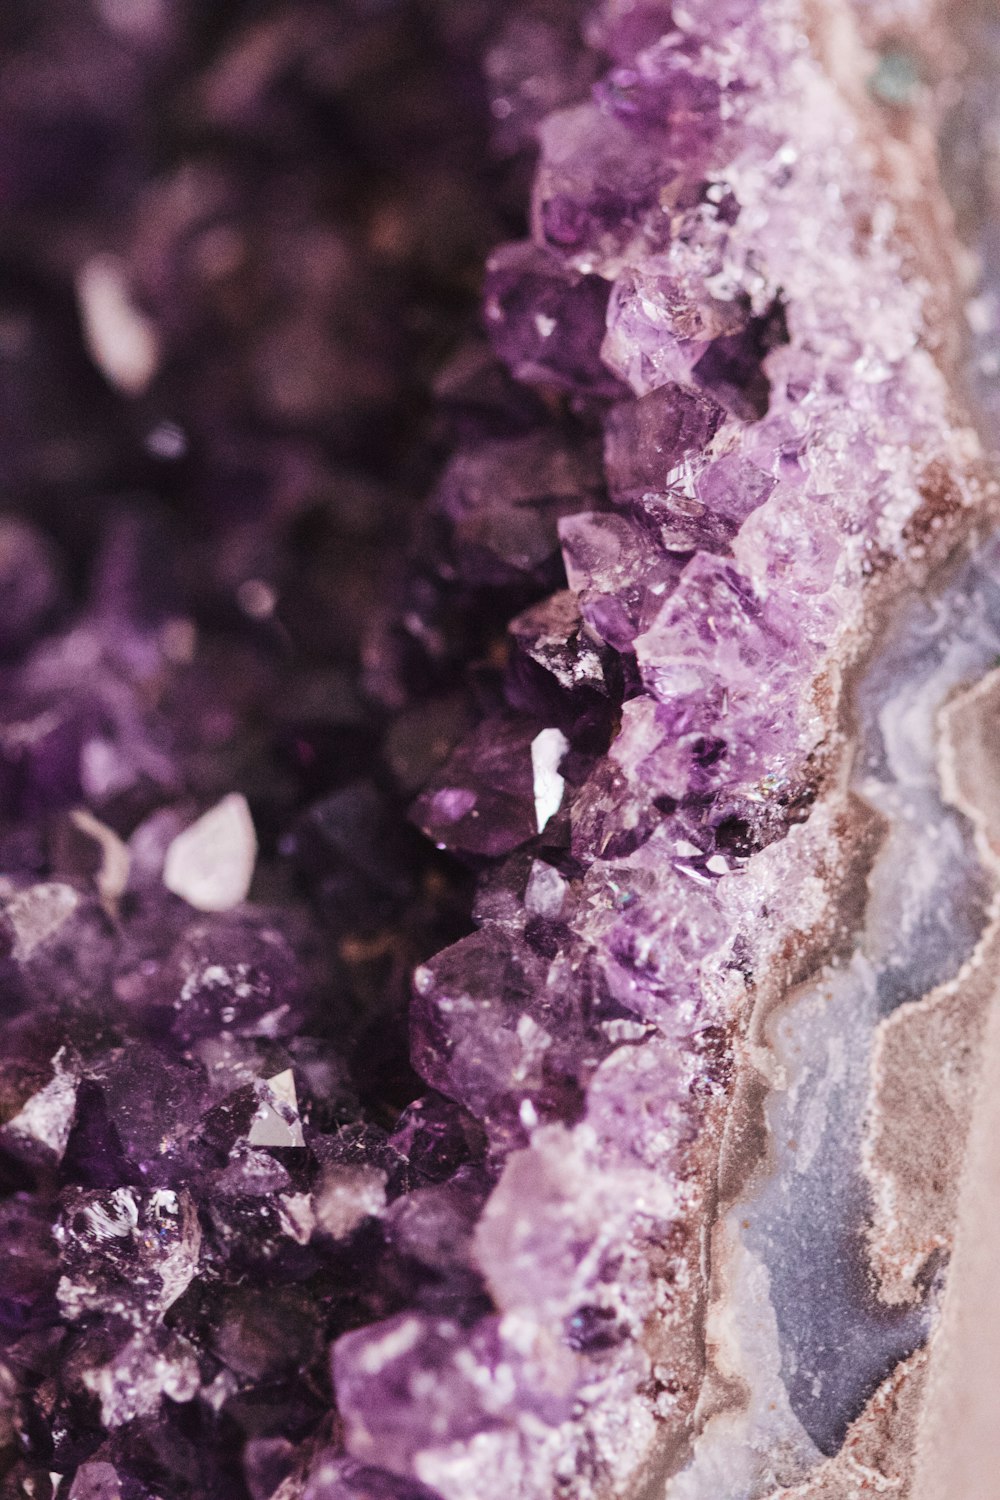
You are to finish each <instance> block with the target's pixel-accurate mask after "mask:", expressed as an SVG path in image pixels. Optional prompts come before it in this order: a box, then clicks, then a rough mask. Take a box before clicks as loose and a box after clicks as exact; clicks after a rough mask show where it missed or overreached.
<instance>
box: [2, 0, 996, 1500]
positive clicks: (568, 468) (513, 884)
mask: <svg viewBox="0 0 1000 1500" xmlns="http://www.w3.org/2000/svg"><path fill="white" fill-rule="evenodd" d="M196 9H197V8H196V7H193V6H192V7H190V12H189V8H188V7H187V6H186V5H179V6H177V7H174V8H170V7H167V6H161V5H160V4H158V3H157V0H150V3H143V4H142V5H138V6H129V5H120V4H117V3H115V0H94V3H93V5H92V6H90V5H80V4H68V3H67V4H66V5H65V6H64V5H61V4H56V5H53V6H51V7H49V8H47V9H46V11H45V13H44V15H36V13H35V12H34V10H33V9H32V7H30V6H21V5H20V4H15V5H14V6H13V7H12V8H11V18H10V19H9V20H8V19H7V18H6V17H5V18H4V19H3V20H0V37H3V40H4V45H5V47H6V49H7V51H8V53H9V59H10V61H9V66H5V67H4V68H0V143H2V146H3V154H4V158H5V163H6V165H5V166H4V168H3V170H2V172H0V201H2V202H3V204H4V208H5V218H4V227H3V228H2V230H0V237H2V248H3V252H4V254H5V256H6V257H7V259H8V260H9V263H10V276H9V278H8V286H7V287H6V288H5V289H4V291H3V293H2V306H0V392H3V404H4V408H5V410H4V412H3V413H2V414H0V444H2V447H3V453H4V460H5V466H6V470H7V477H6V480H5V491H6V495H7V498H8V500H9V514H8V515H6V516H5V518H4V519H3V520H2V522H0V616H2V618H0V650H2V651H3V653H4V673H3V685H2V692H0V790H2V807H0V967H2V1006H3V1010H2V1016H3V1019H2V1029H3V1041H2V1058H0V1122H2V1123H0V1185H2V1187H3V1189H4V1194H5V1196H4V1198H3V1200H2V1203H0V1223H2V1226H3V1228H2V1231H0V1351H2V1352H0V1399H2V1402H3V1407H2V1408H0V1472H2V1473H3V1476H4V1477H3V1479H2V1480H0V1494H2V1495H3V1496H4V1497H5V1500H6V1497H9V1500H13V1497H15V1496H21V1495H29V1494H30V1495H32V1496H34V1497H35V1500H45V1497H51V1496H54V1495H55V1494H56V1492H57V1491H60V1492H61V1493H65V1494H67V1495H68V1496H69V1497H70V1500H98V1497H100V1500H153V1497H158V1500H183V1497H190V1500H196V1497H197V1500H202V1497H207V1496H209V1495H211V1496H213V1497H215V1500H221V1497H228V1496H232V1497H233V1500H243V1497H247V1496H248V1497H250V1500H268V1497H271V1496H274V1497H275V1500H433V1497H443V1500H492V1497H499V1496H501V1495H503V1496H512V1495H516V1496H518V1497H519V1500H554V1497H556V1496H560V1495H565V1496H566V1497H567V1500H599V1497H612V1496H615V1497H624V1496H626V1495H628V1494H631V1493H633V1491H634V1492H635V1493H636V1494H638V1493H640V1492H642V1493H647V1490H646V1489H643V1486H651V1485H654V1484H655V1483H656V1482H657V1476H661V1478H660V1481H659V1482H660V1483H661V1484H663V1483H665V1476H666V1474H667V1473H668V1472H669V1471H670V1470H672V1469H675V1468H676V1467H677V1466H678V1465H679V1464H680V1463H681V1461H682V1459H683V1457H684V1453H685V1450H686V1445H688V1444H689V1443H690V1440H691V1436H692V1433H693V1431H694V1427H693V1419H694V1411H695V1403H696V1401H697V1400H698V1397H699V1392H700V1390H701V1389H702V1379H703V1376H704V1373H705V1367H706V1345H705V1331H704V1323H705V1314H706V1306H707V1303H708V1300H709V1297H710V1294H711V1291H712V1283H711V1267H710V1265H709V1257H708V1253H707V1247H708V1241H707V1238H706V1235H707V1228H708V1225H709V1223H710V1221H711V1217H712V1215H713V1213H714V1210H715V1205H716V1203H717V1201H718V1199H719V1196H720V1194H721V1195H722V1196H723V1197H724V1196H725V1194H726V1192H727V1187H726V1183H725V1182H724V1181H720V1178H719V1159H720V1149H721V1148H722V1145H723V1142H724V1137H725V1131H726V1119H727V1111H728V1110H729V1108H730V1104H731V1100H732V1098H733V1094H734V1083H733V1080H734V1077H735V1078H736V1079H737V1080H738V1079H739V1078H740V1077H741V1076H743V1075H742V1074H741V1068H743V1066H744V1063H745V1061H746V1057H747V1054H748V1050H749V1049H748V1048H747V1047H746V1046H745V1044H744V1040H743V1038H744V1034H745V1029H746V1026H747V1021H748V1018H749V1016H750V1014H751V1010H752V1008H753V1006H754V1004H755V1003H759V1002H760V1001H761V997H765V998H766V997H767V996H769V995H770V996H776V995H778V994H780V993H781V991H782V990H783V989H784V988H785V987H787V986H788V985H789V984H790V983H792V982H794V981H795V980H797V979H798V978H801V977H803V976H804V975H805V973H806V972H807V971H808V967H809V965H810V964H811V963H814V962H815V961H816V958H817V956H818V955H820V954H821V953H822V952H823V950H824V945H825V944H827V943H828V942H829V941H830V940H831V936H832V934H833V933H834V931H835V929H836V927H837V921H838V919H837V916H836V910H835V906H834V904H833V903H834V901H835V898H836V896H837V893H838V891H839V890H840V888H841V887H843V886H844V885H845V884H849V883H850V880H851V878H852V875H851V869H852V866H851V839H852V836H853V834H852V826H851V821H850V818H849V817H848V816H846V814H845V811H844V806H843V804H842V803H841V802H838V801H837V800H836V798H834V797H833V796H832V792H831V788H834V787H835V786H836V784H837V779H838V776H839V772H840V767H841V764H842V761H841V756H842V750H843V744H844V738H843V736H844V728H845V725H844V719H843V712H842V698H843V687H842V684H843V682H844V680H845V676H846V674H847V673H848V669H849V668H850V666H851V665H852V664H853V663H854V662H855V661H857V660H858V659H859V657H860V655H861V653H862V652H863V651H864V650H865V649H866V647H867V644H868V642H869V639H870V633H871V625H872V621H873V619H874V618H875V610H876V608H877V607H880V606H881V604H882V603H883V602H884V601H885V600H886V599H887V598H888V597H889V596H890V595H891V594H892V593H893V592H894V591H896V590H898V589H899V588H900V587H901V586H902V584H903V583H904V582H905V581H909V582H911V583H912V582H919V581H920V580H921V579H922V578H923V577H924V576H925V574H926V571H927V569H928V568H929V567H930V565H931V564H932V562H933V561H934V560H935V559H936V558H938V557H939V556H940V555H942V553H943V551H944V549H945V548H946V547H947V546H948V545H949V543H950V542H951V541H952V540H953V539H954V538H955V537H956V536H957V535H958V534H959V532H960V530H961V528H962V527H963V525H964V524H965V523H964V520H963V517H964V515H965V514H966V512H967V511H969V509H970V507H972V506H973V504H974V503H975V502H976V500H977V498H978V493H979V492H978V490H977V487H976V482H975V475H974V472H973V465H974V463H975V460H976V446H975V442H974V440H973V439H972V437H971V436H970V434H969V432H968V431H967V430H966V429H965V428H964V427H962V426H961V425H958V424H957V422H956V417H955V413H954V411H953V409H952V403H951V397H950V395H949V389H948V383H947V371H946V369H945V368H944V365H945V354H946V352H947V351H946V350H945V349H944V348H943V346H942V342H941V339H940V337H939V330H940V328H941V326H942V323H943V320H944V318H945V314H946V311H947V304H948V297H949V295H950V290H949V285H948V274H949V273H948V265H947V260H946V257H945V255H944V253H943V252H942V250H941V234H942V230H941V227H940V224H939V223H937V222H935V221H934V218H933V213H932V209H933V207H934V205H930V207H927V206H926V205H923V204H921V203H920V202H919V201H917V200H916V196H915V193H914V190H913V181H912V179H911V174H912V173H914V172H915V170H916V167H917V166H919V165H920V162H921V158H920V154H919V153H920V142H919V140H916V141H914V140H908V139H907V138H906V136H905V132H902V133H901V132H900V130H897V138H896V139H895V141H894V142H893V144H892V148H891V149H888V148H885V147H884V139H883V138H884V137H885V135H886V131H887V127H886V124H885V122H884V120H882V119H881V118H880V117H879V116H878V113H877V108H878V107H877V106H876V105H875V104H873V103H872V102H871V101H870V100H868V99H867V97H866V96H865V93H864V87H863V80H864V78H865V76H866V70H867V69H868V67H869V59H868V57H867V54H865V53H864V51H863V49H862V47H861V43H860V41H859V40H858V38H857V37H856V35H855V33H854V31H853V29H852V27H853V20H852V17H851V15H850V14H849V13H848V11H847V10H846V8H845V9H843V11H842V8H841V6H840V5H839V3H838V4H833V3H831V4H830V5H828V6H826V7H824V8H822V13H821V14H818V15H815V16H814V15H812V13H811V12H810V13H809V14H808V15H807V13H806V11H807V8H806V7H804V6H803V7H800V6H799V5H798V4H797V3H796V0H687V3H685V4H683V5H680V4H678V5H674V6H673V7H670V6H669V5H667V4H664V3H660V0H650V3H644V0H635V3H632V4H630V3H628V0H605V3H604V4H603V5H599V6H595V7H584V6H582V5H578V4H573V3H565V4H561V3H559V0H537V3H530V0H526V3H524V4H513V3H512V4H510V5H506V4H505V5H501V6H496V5H490V4H486V5H475V4H474V5H468V6H466V5H459V6H453V5H450V4H448V3H444V0H442V3H440V4H438V3H429V0H428V3H426V4H419V3H416V0H414V3H410V4H404V3H400V4H398V5H393V4H389V5H369V4H365V3H362V0H351V3H348V4H345V5H343V6H329V7H322V6H312V5H301V6H300V5H294V4H289V5H285V6H279V5H262V6H257V7H251V6H246V7H242V8H241V7H237V8H236V10H237V11H240V14H239V15H236V14H230V13H228V12H227V9H226V7H215V8H213V7H209V13H208V15H207V17H206V16H205V15H202V14H200V13H198V14H196ZM243 11H245V14H243ZM164 99H166V100H167V101H168V106H167V107H166V108H164V107H163V103H162V101H163V100H164ZM898 123H899V122H898V121H897V126H898ZM529 184H530V185H531V186H530V217H528V218H526V217H525V214H526V209H527V202H528V193H529ZM518 236H520V237H518ZM497 246H499V248H497ZM484 267H485V270H484V269H483V268H484ZM480 277H482V295H481V298H480V297H479V295H478V292H477V291H476V290H475V289H476V288H478V286H479V281H480ZM74 298H75V302H74ZM407 818H408V819H409V821H407ZM855 878H856V877H855ZM736 1093H737V1094H738V1093H739V1089H738V1088H737V1090H736ZM732 1118H734V1117H733V1116H730V1119H732ZM730 1146H731V1142H730ZM719 1482H720V1484H722V1481H721V1480H720V1481H719ZM648 1492H649V1493H652V1489H649V1490H648ZM684 1493H685V1494H687V1493H688V1492H687V1491H685V1492H684ZM690 1493H691V1494H692V1495H693V1494H694V1493H695V1492H694V1491H693V1490H692V1491H690ZM699 1493H701V1492H699ZM717 1493H718V1495H719V1497H720V1500H721V1497H722V1495H723V1493H724V1491H723V1489H721V1488H720V1489H719V1490H718V1492H717ZM725 1493H728V1491H726V1492H725ZM740 1493H742V1491H741V1492H740ZM678 1494H680V1491H678ZM734 1494H735V1492H734Z"/></svg>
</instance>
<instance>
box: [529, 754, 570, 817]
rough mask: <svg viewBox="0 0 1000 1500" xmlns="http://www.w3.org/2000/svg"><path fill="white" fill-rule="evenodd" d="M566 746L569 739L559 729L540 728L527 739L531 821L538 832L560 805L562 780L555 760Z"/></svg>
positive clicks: (558, 760) (558, 759) (564, 784)
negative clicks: (532, 799)
mask: <svg viewBox="0 0 1000 1500" xmlns="http://www.w3.org/2000/svg"><path fill="white" fill-rule="evenodd" d="M568 749H569V740H568V739H567V738H566V736H565V735H564V734H563V732H562V730H561V729H543V730H541V731H540V733H538V734H536V735H535V738H534V739H533V740H532V742H531V772H532V777H533V779H534V793H535V822H536V823H537V825H538V832H539V833H541V832H542V830H543V829H544V827H545V825H546V823H547V822H548V821H549V819H550V818H552V817H554V816H555V814H556V813H557V812H558V811H559V809H560V807H561V806H562V799H563V791H564V789H565V786H566V782H565V781H564V779H563V777H562V776H560V774H559V763H560V761H561V760H562V758H563V756H564V755H565V754H566V751H567V750H568Z"/></svg>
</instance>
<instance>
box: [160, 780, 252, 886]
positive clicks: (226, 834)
mask: <svg viewBox="0 0 1000 1500" xmlns="http://www.w3.org/2000/svg"><path fill="white" fill-rule="evenodd" d="M256 860H257V835H256V833H255V832H254V826H253V819H252V818H251V816H250V809H249V807H248V806H247V801H246V798H245V797H243V796H241V795H240V794H239V793H238V792H233V793H231V794H230V795H229V796H228V797H223V799H222V801H221V802H218V803H216V805H215V807H213V808H210V809H209V811H208V812H207V813H205V814H204V815H203V816H202V817H200V818H199V819H198V821H197V822H196V823H192V824H191V826H190V827H189V828H185V829H184V832H183V833H179V834H178V835H177V837H176V838H175V839H174V840H173V842H172V843H171V844H170V847H169V848H168V850H167V858H166V862H165V863H164V866H163V884H164V885H165V886H166V887H167V890H168V891H173V893H174V895H175V896H180V897H182V898H183V900H185V901H186V902H187V903H188V905H189V906H194V907H197V909H198V910H199V911H229V910H230V909H231V908H232V907H234V906H238V905H239V904H240V902H241V901H243V900H244V899H245V898H246V895H247V892H248V891H249V889H250V883H251V881H252V880H253V872H254V866H255V864H256Z"/></svg>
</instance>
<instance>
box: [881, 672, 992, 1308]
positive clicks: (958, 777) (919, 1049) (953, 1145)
mask: <svg viewBox="0 0 1000 1500" xmlns="http://www.w3.org/2000/svg"><path fill="white" fill-rule="evenodd" d="M998 714H1000V671H998V670H994V671H992V672H990V673H988V674H987V676H985V677H984V678H982V679H981V681H979V682H978V683H976V684H974V686H972V687H971V688H967V689H965V690H963V691H962V692H960V693H958V694H956V695H955V697H954V698H952V700H951V701H950V702H949V703H948V704H947V705H946V707H945V708H944V710H943V711H942V713H941V716H940V731H941V748H940V766H941V780H942V785H943V789H944V793H945V796H946V797H947V798H948V800H949V801H950V802H951V803H953V805H954V806H956V807H958V808H959V809H960V811H962V812H964V813H965V815H966V816H967V817H968V818H969V819H970V821H971V822H972V824H973V826H974V828H975V830H976V843H977V847H978V850H979V855H980V858H981V859H982V861H983V863H984V864H985V865H986V866H987V867H988V868H991V869H993V871H994V872H996V871H997V870H998V869H1000V756H998V755H997V749H996V725H997V721H998ZM998 963H1000V919H997V918H994V920H993V922H992V923H991V924H990V926H989V927H988V928H987V930H986V932H985V933H984V934H983V937H982V939H981V940H980V943H979V945H978V947H977V949H976V951H975V953H974V954H973V956H972V958H971V959H970V960H969V962H968V963H967V964H966V965H965V966H964V968H963V969H962V970H961V972H960V973H959V974H958V975H957V976H956V977H955V978H954V979H953V980H951V981H950V982H949V983H948V984H945V985H941V986H940V987H939V988H937V989H935V990H934V991H932V992H931V994H929V995H926V996H924V997H923V999H921V1000H916V1001H912V1002H911V1003H909V1004H907V1005H904V1006H901V1007H900V1009H899V1010H898V1011H895V1012H894V1013H893V1014H892V1015H891V1016H889V1017H888V1018H887V1019H886V1020H885V1021H884V1022H883V1023H882V1026H881V1027H880V1030H879V1034H878V1036H877V1039H876V1045H875V1053H874V1057H873V1063H872V1088H871V1105H870V1113H869V1121H868V1126H867V1137H866V1142H865V1153H864V1170H865V1174H866V1176H867V1178H868V1181H869V1183H870V1184H871V1189H872V1200H873V1208H872V1222H871V1226H870V1228H869V1231H868V1244H869V1254H870V1257H871V1263H872V1268H873V1270H874V1272H875V1275H876V1277H877V1279H878V1283H879V1289H880V1292H881V1295H882V1296H883V1298H884V1299H885V1300H886V1301H887V1302H893V1303H901V1302H908V1301H911V1300H913V1298H915V1297H916V1296H917V1295H918V1293H919V1290H920V1285H919V1283H920V1276H921V1272H922V1271H923V1270H924V1269H925V1267H926V1266H927V1264H928V1261H929V1260H930V1258H931V1257H932V1256H933V1255H934V1254H935V1252H945V1253H947V1252H948V1251H950V1249H951V1245H952V1238H953V1234H954V1225H955V1215H956V1209H957V1195H958V1180H959V1174H960V1172H961V1168H962V1161H963V1158H964V1153H965V1141H966V1136H967V1134H968V1128H969V1119H970V1113H971V1108H972V1096H973V1091H974V1086H975V1079H976V1071H977V1067H978V1059H979V1050H980V1044H981V1042H982V1036H983V1027H984V1024H985V1020H986V1014H987V1010H988V1007H989V1002H990V996H991V994H992V991H993V986H994V982H995V975H996V972H997V965H998ZM915 1140H919V1142H920V1150H919V1151H918V1152H915V1151H914V1149H913V1143H914V1141H915Z"/></svg>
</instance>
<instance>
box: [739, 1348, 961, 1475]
mask: <svg viewBox="0 0 1000 1500" xmlns="http://www.w3.org/2000/svg"><path fill="white" fill-rule="evenodd" d="M926 1368H927V1355H926V1352H925V1351H924V1350H923V1349H920V1350H918V1351H917V1353H916V1354H914V1355H912V1356H911V1357H910V1358H909V1359H907V1360H903V1362H902V1363H901V1364H899V1365H897V1366H896V1368H895V1370H893V1372H892V1374H891V1375H890V1376H889V1378H888V1379H887V1380H885V1381H884V1382H883V1383H882V1385H880V1386H879V1388H878V1390H877V1391H876V1392H875V1394H874V1396H873V1397H872V1398H871V1400H870V1401H869V1403H868V1405H867V1406H866V1407H865V1409H864V1411H863V1412H862V1413H861V1415H860V1417H858V1418H857V1420H856V1421H854V1422H852V1424H851V1426H850V1428H849V1430H848V1433H847V1436H846V1438H845V1439H844V1442H843V1446H842V1447H841V1449H840V1451H839V1453H837V1454H835V1455H834V1457H833V1458H829V1459H827V1461H826V1462H825V1463H823V1464H821V1465H820V1466H819V1468H818V1469H817V1470H816V1471H815V1473H813V1474H811V1475H810V1477H809V1478H808V1479H807V1480H806V1481H805V1482H804V1483H803V1484H798V1485H795V1486H794V1487H793V1488H791V1489H781V1490H773V1491H772V1492H771V1494H770V1495H769V1496H768V1497H767V1500H868V1497H870V1496H876V1495H877V1496H891V1497H893V1500H906V1497H907V1496H908V1495H909V1493H910V1486H911V1483H912V1479H913V1453H914V1448H915V1446H916V1433H917V1422H918V1418H919V1415H920V1405H921V1399H922V1397H923V1392H924V1385H925V1375H926ZM956 1500H957V1497H956Z"/></svg>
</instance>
